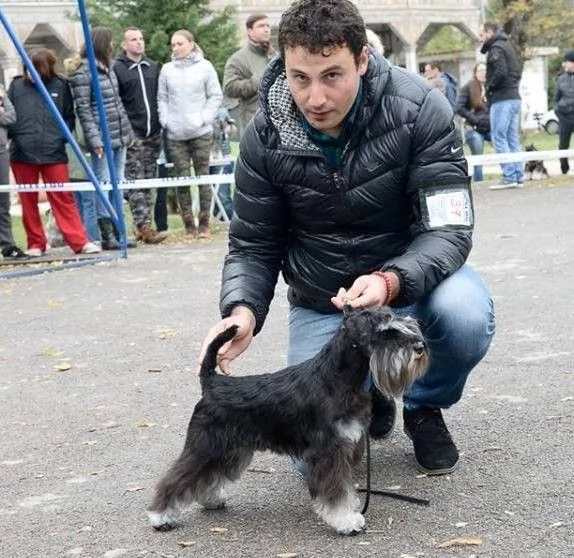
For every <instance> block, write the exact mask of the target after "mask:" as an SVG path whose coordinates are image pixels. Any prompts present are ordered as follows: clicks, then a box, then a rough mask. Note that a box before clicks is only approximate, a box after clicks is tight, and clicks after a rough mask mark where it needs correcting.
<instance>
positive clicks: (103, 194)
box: [0, 6, 125, 257]
mask: <svg viewBox="0 0 574 558" xmlns="http://www.w3.org/2000/svg"><path fill="white" fill-rule="evenodd" d="M0 20H1V21H2V25H3V26H4V29H6V33H7V34H8V36H9V37H10V39H11V40H12V43H13V44H14V47H15V48H16V50H17V51H18V54H19V55H20V57H21V58H22V61H23V62H24V65H25V66H26V69H27V70H28V73H29V74H30V76H32V79H33V80H34V85H35V87H36V89H37V90H38V92H39V93H40V95H41V96H42V98H43V99H44V102H45V103H46V104H47V105H48V108H49V110H50V112H51V113H52V116H53V117H54V118H55V119H56V121H57V122H58V126H59V127H60V130H61V132H62V133H63V134H64V136H65V137H66V140H67V141H68V143H69V144H70V146H71V147H72V149H73V151H74V153H75V154H76V157H78V160H79V161H80V163H81V165H82V167H83V168H84V171H85V172H86V174H87V176H88V178H89V179H90V181H91V182H92V184H93V185H94V188H95V189H96V191H97V194H98V195H99V196H100V199H101V200H102V202H103V203H104V205H105V206H106V208H107V210H108V211H110V212H111V213H112V214H114V215H115V211H114V208H113V207H112V205H111V204H110V202H109V200H108V196H107V192H104V191H103V190H102V188H101V186H100V183H99V181H98V179H97V178H96V175H95V174H94V171H93V170H92V167H91V165H90V164H89V163H88V161H87V160H86V158H85V156H84V154H83V152H82V150H81V149H80V146H79V145H78V142H77V141H76V138H75V137H74V135H73V134H72V132H71V131H70V130H69V129H68V125H67V124H66V122H65V120H64V119H63V118H62V115H61V114H60V111H59V110H58V107H57V106H56V104H55V103H54V101H53V100H52V97H51V96H50V94H49V93H48V91H47V89H46V87H45V85H44V83H43V82H42V78H41V77H40V75H39V74H38V72H37V71H36V68H34V64H32V61H31V60H30V57H29V56H28V54H27V52H26V51H25V50H24V47H23V46H22V44H21V43H20V40H19V39H18V37H17V36H16V34H15V33H14V30H13V29H12V26H11V25H10V22H9V21H8V19H7V18H6V17H5V15H4V11H3V10H2V7H1V6H0ZM122 221H123V220H122ZM124 230H125V228H124ZM123 255H124V257H125V254H123Z"/></svg>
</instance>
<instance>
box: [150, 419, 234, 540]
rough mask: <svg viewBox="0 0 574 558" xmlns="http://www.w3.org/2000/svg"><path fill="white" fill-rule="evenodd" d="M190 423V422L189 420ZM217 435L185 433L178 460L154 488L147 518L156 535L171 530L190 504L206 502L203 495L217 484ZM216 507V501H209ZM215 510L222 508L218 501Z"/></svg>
mask: <svg viewBox="0 0 574 558" xmlns="http://www.w3.org/2000/svg"><path fill="white" fill-rule="evenodd" d="M192 420H193V419H192ZM218 437H219V436H218V435H216V434H215V433H213V432H210V433H209V434H207V433H205V432H202V431H201V432H193V431H192V430H191V425H190V429H189V430H188V435H187V438H186V441H185V447H184V449H183V452H182V454H181V456H180V457H179V458H178V459H177V460H176V462H175V463H174V464H173V465H172V466H171V467H170V469H169V470H168V472H167V473H166V474H165V475H164V477H163V478H162V479H161V480H160V482H159V483H158V485H157V487H156V491H155V496H154V499H153V501H152V503H151V505H150V507H149V508H148V511H147V513H148V517H149V519H150V522H151V524H152V526H153V527H154V528H155V529H157V530H158V531H168V530H170V529H173V528H174V527H176V526H177V525H178V523H179V522H180V517H181V512H182V511H183V510H184V509H185V508H186V507H188V506H189V505H190V504H191V503H192V502H194V501H198V500H200V499H202V500H205V499H206V498H205V494H207V493H208V492H209V491H210V490H211V491H212V490H213V487H216V486H218V485H219V484H220V477H221V459H219V460H218V458H219V457H220V456H221V455H223V452H222V451H221V449H218V448H216V447H215V443H214V440H217V439H218ZM211 501H212V503H213V504H215V501H216V498H215V497H213V498H212V499H211ZM216 507H221V501H220V502H219V504H218V505H217V506H216Z"/></svg>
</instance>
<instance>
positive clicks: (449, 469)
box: [403, 428, 460, 477]
mask: <svg viewBox="0 0 574 558" xmlns="http://www.w3.org/2000/svg"><path fill="white" fill-rule="evenodd" d="M403 432H404V433H405V434H406V436H407V438H408V439H409V440H410V441H411V442H412V441H413V439H412V438H411V435H410V434H409V432H408V430H407V429H406V428H404V429H403ZM459 461H460V459H459V460H457V462H456V463H455V464H454V465H453V466H452V467H446V468H444V469H427V468H426V467H423V466H422V465H421V464H420V463H419V462H418V460H417V457H416V455H415V467H416V468H417V469H418V470H419V471H420V472H421V473H424V474H425V475H428V476H429V477H440V476H441V475H448V474H449V473H453V472H454V471H456V470H457V469H458V464H459Z"/></svg>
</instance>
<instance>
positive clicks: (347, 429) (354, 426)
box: [335, 420, 365, 444]
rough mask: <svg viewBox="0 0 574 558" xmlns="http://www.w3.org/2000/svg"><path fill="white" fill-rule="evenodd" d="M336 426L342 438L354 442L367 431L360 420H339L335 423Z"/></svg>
mask: <svg viewBox="0 0 574 558" xmlns="http://www.w3.org/2000/svg"><path fill="white" fill-rule="evenodd" d="M335 427H336V428H337V432H338V433H339V435H340V436H341V438H343V439H345V440H349V442H351V443H353V444H356V443H357V442H358V441H359V440H360V439H361V438H362V437H363V434H364V433H365V429H364V428H363V426H362V425H361V423H360V422H359V421H358V420H350V421H342V420H339V421H337V422H336V423H335Z"/></svg>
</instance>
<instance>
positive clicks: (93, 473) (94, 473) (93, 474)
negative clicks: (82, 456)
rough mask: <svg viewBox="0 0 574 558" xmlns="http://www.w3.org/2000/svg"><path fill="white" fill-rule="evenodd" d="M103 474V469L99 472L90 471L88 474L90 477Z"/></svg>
mask: <svg viewBox="0 0 574 558" xmlns="http://www.w3.org/2000/svg"><path fill="white" fill-rule="evenodd" d="M104 472H105V471H104V469H101V470H100V471H92V472H91V473H89V474H90V475H92V476H96V475H99V474H101V473H104Z"/></svg>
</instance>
